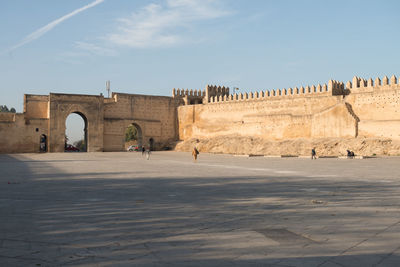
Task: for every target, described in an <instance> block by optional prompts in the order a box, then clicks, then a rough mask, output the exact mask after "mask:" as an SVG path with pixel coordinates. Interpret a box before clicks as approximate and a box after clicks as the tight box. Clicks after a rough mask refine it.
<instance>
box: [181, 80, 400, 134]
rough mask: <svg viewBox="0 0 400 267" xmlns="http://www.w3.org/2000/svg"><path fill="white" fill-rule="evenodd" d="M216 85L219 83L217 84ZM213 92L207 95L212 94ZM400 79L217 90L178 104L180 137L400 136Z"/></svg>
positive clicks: (333, 81) (332, 81) (331, 81)
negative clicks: (199, 100)
mask: <svg viewBox="0 0 400 267" xmlns="http://www.w3.org/2000/svg"><path fill="white" fill-rule="evenodd" d="M214 88H215V87H214ZM206 96H207V95H206ZM398 97H399V84H397V79H396V77H395V76H392V77H391V79H390V81H389V79H388V78H387V77H385V78H383V79H382V82H381V80H380V79H378V78H377V79H376V80H375V83H374V82H373V81H372V79H369V80H365V79H361V78H358V77H355V78H353V81H352V82H348V83H346V86H345V84H344V82H340V81H335V80H330V81H329V82H328V83H327V84H323V85H320V84H318V85H312V86H301V87H294V88H288V89H286V88H284V89H275V90H267V91H259V92H250V93H240V94H237V93H235V94H220V95H211V96H209V98H208V99H206V98H207V97H206V98H205V99H204V102H205V103H206V104H203V105H192V106H181V107H179V108H178V120H179V138H180V140H188V139H191V138H199V139H201V138H212V137H218V136H232V135H233V136H248V137H261V138H265V139H268V140H285V139H293V138H330V137H334V138H352V137H353V138H354V137H358V136H363V137H389V138H395V139H396V138H400V124H399V123H400V114H399V112H398V111H397V110H398V109H399V104H398V103H399V102H398V100H399V99H398Z"/></svg>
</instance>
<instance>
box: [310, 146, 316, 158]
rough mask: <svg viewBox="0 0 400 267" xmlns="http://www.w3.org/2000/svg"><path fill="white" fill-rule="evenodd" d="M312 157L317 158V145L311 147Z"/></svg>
mask: <svg viewBox="0 0 400 267" xmlns="http://www.w3.org/2000/svg"><path fill="white" fill-rule="evenodd" d="M311 159H317V152H315V147H313V148H312V149H311Z"/></svg>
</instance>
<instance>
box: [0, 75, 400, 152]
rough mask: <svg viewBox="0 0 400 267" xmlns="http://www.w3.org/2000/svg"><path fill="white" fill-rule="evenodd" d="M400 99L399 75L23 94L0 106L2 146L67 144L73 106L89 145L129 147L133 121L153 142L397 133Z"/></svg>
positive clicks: (23, 148)
mask: <svg viewBox="0 0 400 267" xmlns="http://www.w3.org/2000/svg"><path fill="white" fill-rule="evenodd" d="M399 101H400V84H399V82H398V79H397V78H396V76H394V75H393V76H391V78H390V79H389V78H388V77H386V76H385V77H384V78H382V79H380V78H376V79H375V80H373V79H371V78H369V79H364V78H359V77H354V78H353V79H352V80H351V81H348V82H347V83H344V82H341V81H335V80H330V81H329V82H328V83H326V84H322V85H321V84H318V85H311V86H309V85H307V86H300V87H292V88H283V89H274V90H266V91H257V92H242V93H239V94H238V93H234V94H230V89H229V88H228V87H224V86H215V85H207V86H206V87H205V89H204V90H189V89H173V91H172V97H166V96H150V95H137V94H122V93H113V94H112V97H110V98H104V97H103V95H71V94H53V93H50V94H49V95H25V96H24V112H23V113H21V114H12V113H0V136H1V139H0V152H1V153H12V152H38V151H39V139H40V137H41V136H42V135H45V136H47V140H48V149H49V151H50V152H61V151H64V141H65V121H66V118H67V117H68V115H69V114H71V113H76V114H79V115H80V116H81V117H82V118H83V119H84V121H85V140H86V143H87V150H88V151H89V152H92V151H122V150H124V132H125V130H126V128H127V127H128V126H129V125H132V124H133V125H135V126H136V128H137V129H138V137H139V138H138V139H139V140H138V143H139V144H140V145H141V144H143V145H147V146H151V147H152V148H154V149H161V148H163V147H165V146H168V145H169V143H171V142H173V141H176V140H184V141H185V140H190V139H193V138H195V139H209V138H213V137H224V136H242V137H249V138H252V137H257V138H261V139H263V140H269V141H271V140H272V141H279V140H287V139H308V140H314V139H321V138H345V139H349V138H350V139H351V138H357V137H363V138H370V137H371V138H381V139H382V140H383V139H385V138H389V139H391V140H400V111H399V110H400V109H399V107H400V106H399ZM238 145H240V144H238Z"/></svg>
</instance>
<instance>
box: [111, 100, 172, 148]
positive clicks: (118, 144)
mask: <svg viewBox="0 0 400 267" xmlns="http://www.w3.org/2000/svg"><path fill="white" fill-rule="evenodd" d="M113 99H114V101H113V102H109V103H106V104H105V108H104V151H121V150H123V149H124V144H125V130H126V128H127V127H128V126H129V125H131V124H134V125H135V126H136V128H137V129H138V131H139V132H140V133H139V134H140V136H141V140H140V141H139V145H146V146H149V144H150V139H152V140H153V142H154V148H156V149H161V148H163V147H164V146H167V145H168V143H169V142H171V141H174V140H176V137H177V134H176V128H177V122H176V102H175V101H176V100H175V99H174V98H171V97H165V96H148V95H132V94H120V93H114V94H113Z"/></svg>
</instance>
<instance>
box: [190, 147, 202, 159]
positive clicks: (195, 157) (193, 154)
mask: <svg viewBox="0 0 400 267" xmlns="http://www.w3.org/2000/svg"><path fill="white" fill-rule="evenodd" d="M198 154H200V153H199V151H198V150H197V148H196V147H193V150H192V156H193V161H194V162H196V161H197V155H198Z"/></svg>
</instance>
